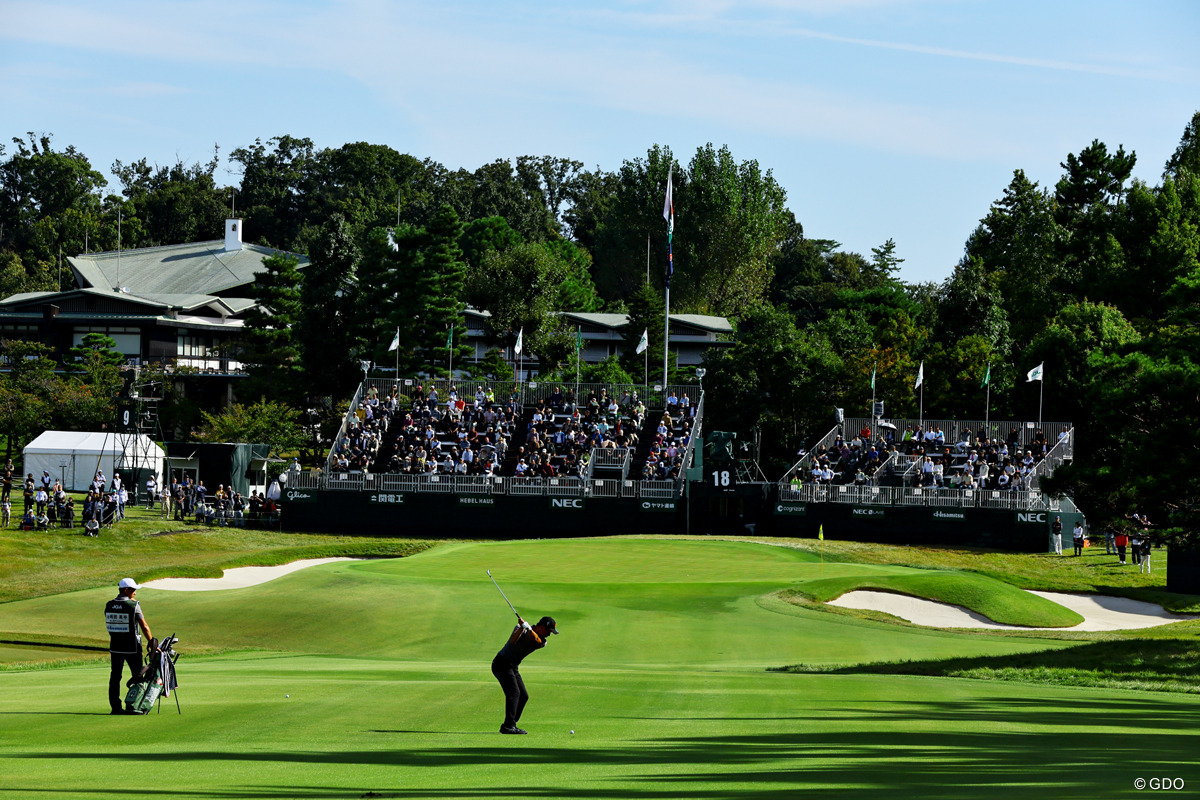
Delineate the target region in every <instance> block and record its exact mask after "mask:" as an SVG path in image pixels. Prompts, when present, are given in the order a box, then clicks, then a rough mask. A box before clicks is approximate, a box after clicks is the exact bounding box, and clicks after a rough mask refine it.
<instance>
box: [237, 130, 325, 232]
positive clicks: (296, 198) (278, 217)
mask: <svg viewBox="0 0 1200 800" xmlns="http://www.w3.org/2000/svg"><path fill="white" fill-rule="evenodd" d="M229 160H230V161H234V162H237V163H238V164H241V165H242V183H241V189H240V191H239V192H238V204H237V207H238V208H240V209H243V211H242V214H243V215H244V216H245V219H246V224H247V225H248V226H249V230H250V231H252V233H253V235H254V236H256V237H258V240H259V241H262V242H266V243H268V244H270V245H272V246H274V247H279V248H282V249H285V250H295V249H297V248H296V243H297V241H298V240H299V235H300V231H301V229H302V227H303V225H304V223H305V222H306V221H307V219H308V216H307V215H306V213H305V210H306V209H305V207H304V204H305V200H306V198H307V197H309V195H310V193H311V189H312V181H311V174H312V170H313V167H314V160H315V153H314V151H313V143H312V140H311V139H306V138H304V139H298V138H295V137H292V136H287V135H284V136H276V137H274V138H272V139H268V140H267V143H266V144H263V142H262V140H261V139H255V140H254V144H253V145H251V146H249V147H239V148H237V149H236V150H234V151H233V152H231V153H230V154H229Z"/></svg>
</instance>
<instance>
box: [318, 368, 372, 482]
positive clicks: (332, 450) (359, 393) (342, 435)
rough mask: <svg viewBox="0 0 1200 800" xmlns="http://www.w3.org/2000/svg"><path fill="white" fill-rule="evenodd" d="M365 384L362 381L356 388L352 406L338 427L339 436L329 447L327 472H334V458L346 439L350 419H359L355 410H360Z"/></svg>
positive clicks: (351, 401) (326, 458)
mask: <svg viewBox="0 0 1200 800" xmlns="http://www.w3.org/2000/svg"><path fill="white" fill-rule="evenodd" d="M363 385H364V384H361V383H360V384H359V385H358V389H357V390H355V392H354V397H353V398H351V400H350V407H349V408H347V409H346V416H344V417H342V426H341V427H340V428H338V433H337V436H335V437H334V439H333V444H332V445H330V447H329V455H328V456H326V457H325V471H326V472H333V460H334V457H335V456H336V454H337V452H338V449H339V448H340V447H341V444H342V442H343V441H345V439H346V431H347V430H348V429H349V427H350V424H351V423H350V420H352V419H353V420H356V421H357V420H358V417H357V416H355V414H354V412H355V411H357V410H358V405H359V403H360V402H361V401H362V397H363Z"/></svg>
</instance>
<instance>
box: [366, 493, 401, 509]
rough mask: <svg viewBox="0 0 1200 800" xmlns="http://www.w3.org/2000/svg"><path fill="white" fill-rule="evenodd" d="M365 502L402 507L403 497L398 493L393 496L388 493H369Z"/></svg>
mask: <svg viewBox="0 0 1200 800" xmlns="http://www.w3.org/2000/svg"><path fill="white" fill-rule="evenodd" d="M367 500H368V501H369V502H372V503H379V504H380V505H396V506H402V505H404V495H402V494H400V493H399V492H396V493H394V494H393V493H390V492H371V494H370V495H369V496H368V497H367Z"/></svg>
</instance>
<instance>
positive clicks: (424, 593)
mask: <svg viewBox="0 0 1200 800" xmlns="http://www.w3.org/2000/svg"><path fill="white" fill-rule="evenodd" d="M487 568H491V569H492V571H493V573H494V574H495V575H496V577H497V580H499V581H500V584H501V586H503V588H504V589H505V591H506V592H507V593H508V595H509V597H510V598H511V599H512V600H513V601H514V603H515V604H516V605H517V607H518V609H520V610H521V611H522V612H523V613H524V614H526V615H527V616H528V617H530V618H536V616H540V615H541V614H543V613H550V614H553V615H554V616H555V617H556V618H557V619H558V620H559V622H560V624H561V627H562V630H563V635H561V636H556V637H553V638H552V641H551V642H550V644H549V646H548V647H547V648H546V649H545V650H542V651H539V652H537V653H534V654H533V655H532V656H531V657H530V658H529V659H528V660H527V661H526V663H525V665H523V666H522V672H523V674H524V675H525V679H526V683H527V685H528V686H529V689H530V693H531V695H532V699H531V701H530V705H529V707H528V709H527V711H526V715H525V717H524V718H523V719H522V724H523V727H526V728H528V729H529V730H530V731H531V732H532V735H530V736H527V737H501V736H499V735H498V734H496V733H495V728H496V727H497V726H498V724H499V722H500V709H501V703H500V701H501V695H500V691H499V688H498V687H497V686H496V685H495V683H494V681H493V679H492V677H491V675H490V673H489V671H488V662H489V661H490V659H491V657H492V655H493V654H494V653H495V651H496V649H497V648H498V647H499V645H500V644H501V643H502V641H503V639H504V637H505V635H506V633H507V631H508V629H509V627H510V626H511V624H512V615H511V613H510V612H509V611H508V608H507V606H505V605H504V602H503V600H502V599H501V598H500V597H499V596H498V594H497V593H496V591H495V588H494V587H493V586H492V584H491V582H490V581H489V580H488V578H487V575H486V574H485V573H484V570H485V569H487ZM912 572H913V570H911V569H908V568H902V567H890V566H885V565H873V564H836V565H830V564H828V563H826V564H825V565H824V566H823V567H822V566H821V564H820V563H819V560H815V559H814V557H813V556H812V554H810V553H805V552H801V551H797V550H792V549H788V548H778V547H767V546H763V545H757V544H752V543H746V542H724V541H680V540H640V539H636V540H635V539H611V540H577V541H565V540H555V541H529V542H500V543H456V544H450V545H446V546H442V547H437V548H434V549H431V550H426V551H424V552H421V553H418V554H416V555H413V556H411V557H408V558H404V559H398V560H394V561H367V562H343V563H337V564H329V565H325V566H321V567H314V568H311V569H308V570H303V571H300V572H297V573H293V574H291V575H288V576H286V577H284V578H281V579H279V580H276V581H272V582H270V583H267V584H264V585H261V586H258V587H251V588H248V589H239V590H231V591H223V592H205V593H197V594H189V593H177V592H165V591H157V592H156V591H153V590H145V591H144V593H139V596H140V597H141V599H142V601H143V604H144V606H145V608H146V613H147V615H148V617H149V618H150V621H151V623H152V624H153V626H154V627H155V630H156V633H159V634H164V633H169V632H171V631H172V630H178V632H179V633H180V635H181V636H182V637H183V641H182V643H181V650H182V652H183V653H184V656H183V657H182V658H181V659H180V662H179V672H180V679H181V690H180V693H179V695H178V697H179V700H180V702H181V704H182V707H183V715H182V716H177V715H176V714H175V711H174V703H173V702H172V701H167V705H166V707H165V708H164V709H163V712H162V714H161V715H157V714H156V715H153V716H151V717H148V718H123V717H109V716H107V714H105V713H103V712H104V711H106V707H105V700H104V697H105V685H106V677H107V667H106V665H104V664H97V665H78V666H71V667H63V668H57V669H27V670H10V671H7V672H0V720H3V724H0V797H5V798H7V797H22V798H24V797H42V796H46V797H50V796H52V797H56V798H75V797H85V798H98V797H109V796H116V795H127V794H131V793H133V794H137V795H139V796H144V797H164V798H166V797H171V798H174V797H180V796H182V797H187V798H194V799H195V800H207V799H208V798H212V800H225V799H227V798H276V797H278V798H359V797H417V798H421V797H425V798H444V797H451V798H455V797H461V798H467V797H472V798H474V797H485V798H486V797H512V796H531V797H546V798H563V797H565V798H667V797H689V798H723V797H753V798H775V797H795V796H804V795H825V794H836V795H837V796H839V797H850V798H879V797H885V798H886V797H897V798H901V797H902V798H911V797H930V798H952V797H964V796H979V795H985V796H988V797H1018V796H1020V797H1027V796H1028V795H1029V794H1030V793H1031V792H1038V793H1041V794H1046V795H1049V796H1090V797H1117V796H1128V795H1129V793H1130V791H1131V787H1132V782H1133V778H1134V777H1138V776H1139V775H1147V776H1148V775H1150V774H1151V772H1150V770H1151V768H1152V769H1153V774H1155V775H1159V774H1161V775H1169V776H1179V777H1182V778H1184V779H1185V780H1187V781H1188V782H1189V783H1190V784H1191V785H1197V783H1200V767H1197V765H1196V762H1195V755H1194V754H1195V753H1196V752H1197V751H1200V731H1197V730H1196V728H1195V725H1194V721H1195V719H1196V717H1197V712H1200V697H1192V696H1189V695H1184V694H1165V693H1151V692H1137V691H1132V692H1121V693H1114V692H1113V691H1111V690H1104V691H1097V690H1094V689H1086V688H1076V687H1073V686H1070V685H1064V686H1059V687H1044V686H1029V685H1024V684H1018V683H1006V682H984V681H977V680H963V679H959V678H947V677H926V676H920V675H918V676H911V675H894V674H781V673H772V672H767V671H766V667H768V666H771V665H773V664H781V663H797V662H801V661H803V662H807V663H820V664H826V665H830V666H831V667H834V668H841V667H850V666H853V665H858V664H861V663H863V662H865V661H873V660H890V661H903V660H906V659H907V660H913V659H920V660H931V661H942V662H946V661H949V660H952V659H961V660H963V661H964V663H979V664H987V663H995V662H994V659H1001V660H1003V659H1017V658H1018V657H1022V658H1023V657H1025V654H1039V653H1040V654H1044V655H1045V657H1046V658H1050V656H1051V655H1052V654H1054V653H1056V652H1058V651H1061V650H1063V649H1064V648H1074V647H1075V646H1076V645H1077V644H1078V642H1074V641H1065V640H1063V641H1060V640H1055V639H1050V638H1038V637H1033V636H1029V637H1026V636H1021V635H1013V634H1010V635H1003V636H1002V635H994V634H987V633H979V632H949V631H934V630H928V629H922V628H914V627H908V626H898V625H890V624H884V623H879V622H874V621H870V620H863V619H857V618H853V617H848V616H843V615H834V614H829V613H824V612H821V611H818V610H813V609H809V608H803V607H797V606H792V605H789V604H787V603H785V602H783V601H782V600H780V599H779V598H778V592H779V591H780V590H782V589H787V588H797V587H802V586H804V584H805V582H806V581H811V580H814V579H818V580H819V579H822V578H837V577H848V578H849V577H854V578H859V579H861V578H878V577H880V576H883V577H887V576H906V575H909V574H911V573H912ZM111 594H112V590H111V588H110V587H102V588H88V589H81V590H78V591H71V592H67V593H64V594H60V595H57V596H45V597H32V598H28V599H23V600H18V601H14V602H9V603H4V604H0V630H16V631H22V632H25V631H36V632H37V633H38V634H39V635H42V636H46V637H53V638H54V639H55V640H56V641H59V642H72V641H78V640H81V639H87V638H89V637H93V638H94V637H95V635H96V632H97V627H98V625H99V622H98V620H99V609H100V606H101V605H102V604H103V602H104V600H106V599H108V598H109V597H110V596H111ZM143 595H144V596H143ZM1042 637H1045V634H1043V635H1042ZM0 638H7V637H0ZM1162 641H1170V640H1169V639H1167V638H1165V637H1164V638H1163V639H1162ZM200 646H203V647H206V648H211V649H212V650H214V651H216V650H222V649H225V650H228V649H229V648H239V647H254V648H261V649H260V650H257V651H244V652H228V651H227V652H224V653H221V654H218V655H210V656H197V655H195V652H194V650H192V649H190V648H195V647H200ZM1066 652H1067V653H1070V652H1071V650H1067V651H1066ZM2 654H3V653H2V650H0V656H2ZM286 695H291V696H290V697H286ZM572 729H574V730H575V732H576V733H575V734H574V735H572V734H570V733H568V731H570V730H572ZM1085 737H1087V740H1088V741H1097V742H1102V743H1103V746H1102V747H1083V746H1081V741H1082V740H1083V739H1084V738H1085ZM1148 754H1152V757H1153V764H1152V767H1147V768H1146V769H1141V766H1142V765H1143V764H1145V763H1146V761H1145V759H1146V758H1147V755H1148Z"/></svg>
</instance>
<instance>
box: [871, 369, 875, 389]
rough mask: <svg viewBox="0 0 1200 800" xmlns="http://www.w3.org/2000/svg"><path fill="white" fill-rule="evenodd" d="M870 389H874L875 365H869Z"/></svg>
mask: <svg viewBox="0 0 1200 800" xmlns="http://www.w3.org/2000/svg"><path fill="white" fill-rule="evenodd" d="M871 391H872V392H873V391H875V366H874V365H871Z"/></svg>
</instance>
